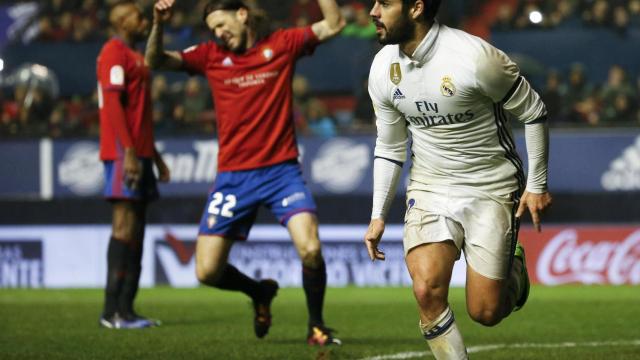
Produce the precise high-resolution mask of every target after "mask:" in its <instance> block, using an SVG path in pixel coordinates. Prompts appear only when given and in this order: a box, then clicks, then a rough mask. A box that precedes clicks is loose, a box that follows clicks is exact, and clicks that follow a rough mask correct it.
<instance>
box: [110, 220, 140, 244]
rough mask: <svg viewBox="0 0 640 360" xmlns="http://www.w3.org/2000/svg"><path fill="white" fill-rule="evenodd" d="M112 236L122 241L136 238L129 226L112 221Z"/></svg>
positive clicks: (133, 230)
mask: <svg viewBox="0 0 640 360" xmlns="http://www.w3.org/2000/svg"><path fill="white" fill-rule="evenodd" d="M111 232H112V236H113V237H114V238H116V239H118V240H120V241H122V242H124V243H129V242H131V241H133V240H134V239H135V238H136V235H137V234H136V231H135V229H133V227H131V226H127V225H126V224H123V223H114V224H113V227H112V230H111Z"/></svg>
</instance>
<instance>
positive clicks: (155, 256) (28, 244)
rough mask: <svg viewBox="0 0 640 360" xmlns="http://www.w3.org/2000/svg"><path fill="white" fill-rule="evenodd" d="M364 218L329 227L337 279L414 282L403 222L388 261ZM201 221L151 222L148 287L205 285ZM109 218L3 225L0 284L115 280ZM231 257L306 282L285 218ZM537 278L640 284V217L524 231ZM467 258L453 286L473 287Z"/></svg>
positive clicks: (144, 281) (389, 243) (252, 269)
mask: <svg viewBox="0 0 640 360" xmlns="http://www.w3.org/2000/svg"><path fill="white" fill-rule="evenodd" d="M365 230H366V226H364V225H324V226H321V227H320V237H321V238H322V240H323V253H324V256H325V260H326V264H327V275H328V282H329V286H347V285H354V286H407V285H409V284H410V280H409V276H408V274H407V271H406V267H405V264H404V257H403V250H402V243H401V238H402V226H400V225H389V226H388V228H387V230H386V232H385V238H384V241H383V243H382V244H381V249H382V250H383V251H384V252H385V253H386V255H387V260H386V261H384V262H382V261H376V262H371V260H369V258H368V256H367V254H366V250H365V248H364V246H363V245H362V243H361V238H362V236H363V234H364V232H365ZM196 232H197V226H195V225H150V226H149V227H148V230H147V232H146V234H147V237H146V239H145V244H144V247H145V250H144V258H143V259H142V266H143V272H142V277H141V286H146V287H149V286H155V285H169V286H173V287H195V286H197V285H198V282H197V280H196V278H195V275H194V274H195V257H194V249H195V246H194V245H195V234H196ZM110 233H111V229H110V226H108V225H93V226H86V225H83V226H13V227H7V226H3V227H0V288H8V287H47V288H60V287H102V286H103V285H104V281H105V278H106V272H105V271H106V249H107V245H108V239H109V235H110ZM249 238H250V240H249V241H246V242H239V243H238V244H237V245H236V246H235V247H234V248H233V250H232V252H231V255H230V261H231V263H233V264H234V265H236V266H237V267H238V268H239V269H241V270H242V271H243V272H246V273H247V274H249V275H251V276H253V277H256V278H274V279H276V280H278V281H279V282H280V283H281V285H282V286H300V285H301V272H300V261H299V260H298V256H297V254H296V251H295V249H294V248H293V246H292V244H291V241H290V240H289V238H288V234H287V231H286V230H285V229H284V228H282V227H280V226H278V225H256V226H255V227H254V228H253V229H252V231H251V234H250V237H249ZM520 238H521V240H522V242H523V243H524V244H525V248H526V250H527V264H528V269H529V274H530V276H531V280H532V282H533V283H536V284H544V285H561V284H611V285H622V284H627V285H639V284H640V225H629V226H615V225H606V226H604V225H603V226H583V225H576V226H570V225H563V226H546V227H545V228H544V231H543V232H542V233H536V232H535V231H533V230H532V229H531V228H525V229H522V230H521V235H520ZM464 277H465V263H464V257H462V259H461V260H460V261H458V263H456V266H455V267H454V274H453V278H452V284H453V286H462V285H464Z"/></svg>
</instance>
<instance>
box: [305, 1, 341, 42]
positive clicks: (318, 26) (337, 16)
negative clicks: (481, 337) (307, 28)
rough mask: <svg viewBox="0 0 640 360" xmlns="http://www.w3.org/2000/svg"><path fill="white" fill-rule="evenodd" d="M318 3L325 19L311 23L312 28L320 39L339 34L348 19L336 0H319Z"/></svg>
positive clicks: (323, 39)
mask: <svg viewBox="0 0 640 360" xmlns="http://www.w3.org/2000/svg"><path fill="white" fill-rule="evenodd" d="M318 5H319V6H320V10H321V11H322V16H323V17H324V19H322V20H320V21H318V22H317V23H314V24H313V25H311V29H312V30H313V33H314V34H316V36H317V37H318V40H320V41H325V40H328V39H330V38H332V37H334V36H336V35H338V34H339V33H340V31H342V29H343V28H344V26H345V25H346V21H345V20H344V18H343V17H342V14H341V13H340V8H339V7H338V4H337V3H336V1H335V0H318Z"/></svg>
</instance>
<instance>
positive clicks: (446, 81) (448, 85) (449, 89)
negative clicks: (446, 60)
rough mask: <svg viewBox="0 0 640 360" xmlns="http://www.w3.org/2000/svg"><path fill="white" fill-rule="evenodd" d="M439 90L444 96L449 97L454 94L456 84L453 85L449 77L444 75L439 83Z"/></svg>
mask: <svg viewBox="0 0 640 360" xmlns="http://www.w3.org/2000/svg"><path fill="white" fill-rule="evenodd" d="M440 92H441V93H442V95H444V96H446V97H451V96H453V95H455V94H456V86H455V85H453V82H452V81H451V78H450V77H449V76H445V77H443V78H442V84H440Z"/></svg>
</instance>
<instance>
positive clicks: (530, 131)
mask: <svg viewBox="0 0 640 360" xmlns="http://www.w3.org/2000/svg"><path fill="white" fill-rule="evenodd" d="M479 60H480V61H478V70H477V74H476V75H477V79H478V83H479V86H480V88H481V89H483V90H484V92H485V94H486V95H487V96H489V97H491V98H492V99H493V100H494V101H495V102H499V103H500V104H502V107H503V108H504V109H505V110H506V111H508V112H509V113H510V114H511V115H513V116H514V117H516V118H517V119H518V120H520V121H522V122H523V123H524V124H525V130H524V133H525V140H526V144H527V158H528V163H529V172H528V176H527V187H526V189H525V191H524V193H523V195H522V197H521V198H520V205H519V207H518V210H517V212H516V216H517V217H521V216H522V215H523V214H524V212H525V210H529V213H530V214H531V219H532V221H533V225H534V227H535V228H536V230H537V231H540V229H541V227H540V215H541V213H542V212H543V211H544V210H545V209H546V208H548V207H549V206H550V205H551V203H552V197H551V194H550V193H549V190H548V188H547V174H548V163H549V128H548V125H547V109H546V107H545V105H544V103H543V102H542V100H541V99H540V95H538V93H537V92H536V91H535V90H533V88H532V87H531V85H530V84H529V82H528V81H527V79H525V78H524V77H523V76H521V75H520V70H519V69H518V66H517V65H516V64H515V63H514V62H513V61H511V59H509V58H508V57H507V56H506V55H505V54H504V53H503V52H501V51H499V50H498V49H495V48H493V47H486V48H485V53H484V54H483V56H482V57H481V58H479Z"/></svg>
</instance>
